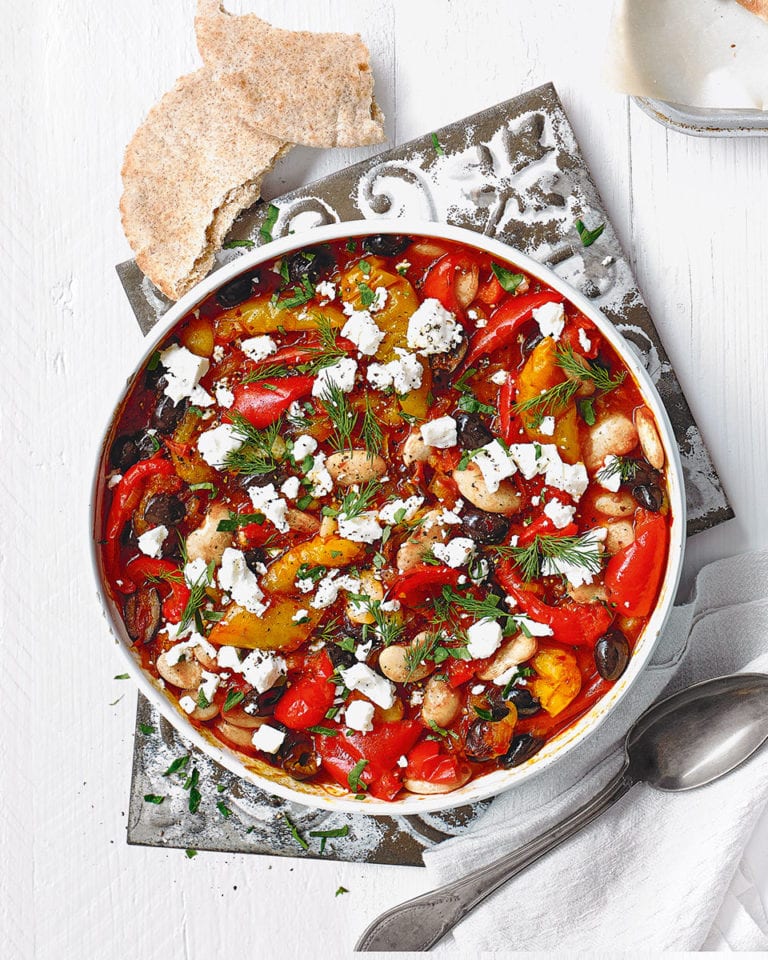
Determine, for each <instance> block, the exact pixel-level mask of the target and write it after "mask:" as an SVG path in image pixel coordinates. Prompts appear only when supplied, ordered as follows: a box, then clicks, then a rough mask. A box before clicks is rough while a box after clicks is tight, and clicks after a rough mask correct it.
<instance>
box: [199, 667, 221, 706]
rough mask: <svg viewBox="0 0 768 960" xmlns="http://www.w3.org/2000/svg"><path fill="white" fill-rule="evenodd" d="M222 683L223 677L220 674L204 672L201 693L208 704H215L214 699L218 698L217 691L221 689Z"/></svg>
mask: <svg viewBox="0 0 768 960" xmlns="http://www.w3.org/2000/svg"><path fill="white" fill-rule="evenodd" d="M220 683H221V677H220V676H219V675H218V673H211V672H210V671H209V670H203V674H202V680H201V682H200V687H199V691H200V693H202V695H203V696H204V697H205V699H206V700H207V701H208V703H213V698H214V697H215V696H216V691H217V690H218V689H219V684H220Z"/></svg>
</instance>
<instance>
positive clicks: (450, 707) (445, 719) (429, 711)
mask: <svg viewBox="0 0 768 960" xmlns="http://www.w3.org/2000/svg"><path fill="white" fill-rule="evenodd" d="M460 708H461V694H460V693H459V692H458V690H454V689H453V687H451V686H450V685H449V684H447V683H446V682H445V680H438V679H437V678H436V677H430V678H429V680H427V685H426V687H425V688H424V701H423V703H422V705H421V719H422V720H423V721H424V723H425V724H426V725H427V726H432V724H433V723H434V724H436V725H437V726H438V727H443V728H445V727H449V726H450V725H451V724H452V723H453V721H454V720H455V719H456V716H457V714H458V712H459V710H460Z"/></svg>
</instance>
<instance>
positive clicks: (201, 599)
mask: <svg viewBox="0 0 768 960" xmlns="http://www.w3.org/2000/svg"><path fill="white" fill-rule="evenodd" d="M215 569H216V565H215V564H214V562H213V560H211V562H210V563H209V564H208V566H207V567H206V568H205V574H204V575H203V576H201V577H200V578H199V579H197V580H196V581H195V582H194V583H193V584H192V586H191V587H190V588H189V600H187V603H186V606H185V607H184V612H183V613H182V615H181V620H180V621H179V631H178V632H179V633H181V631H183V630H186V628H187V627H188V626H189V625H190V623H192V621H193V620H194V621H195V629H196V630H197V632H198V633H200V634H204V633H205V626H204V624H203V617H202V613H201V608H202V606H203V604H204V603H205V600H206V597H207V595H208V594H207V590H208V587H210V585H211V584H212V583H213V571H214V570H215Z"/></svg>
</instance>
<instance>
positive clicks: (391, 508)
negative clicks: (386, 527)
mask: <svg viewBox="0 0 768 960" xmlns="http://www.w3.org/2000/svg"><path fill="white" fill-rule="evenodd" d="M423 503H424V497H416V496H413V497H408V499H407V500H392V501H391V502H390V503H385V504H384V506H383V507H382V508H381V510H379V520H381V521H382V523H389V524H395V523H402V522H403V521H404V520H413V518H414V517H415V516H416V512H417V511H418V509H419V507H420V506H421V505H422V504H423ZM401 511H402V512H401Z"/></svg>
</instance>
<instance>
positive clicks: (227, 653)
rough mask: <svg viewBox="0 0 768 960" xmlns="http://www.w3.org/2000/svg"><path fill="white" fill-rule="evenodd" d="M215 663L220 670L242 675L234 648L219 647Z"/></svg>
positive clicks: (238, 658)
mask: <svg viewBox="0 0 768 960" xmlns="http://www.w3.org/2000/svg"><path fill="white" fill-rule="evenodd" d="M216 663H217V664H218V665H219V666H220V667H221V669H222V670H231V671H232V672H233V673H242V672H243V667H242V664H241V663H240V654H239V653H238V652H237V648H236V647H219V649H218V652H217V654H216Z"/></svg>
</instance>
